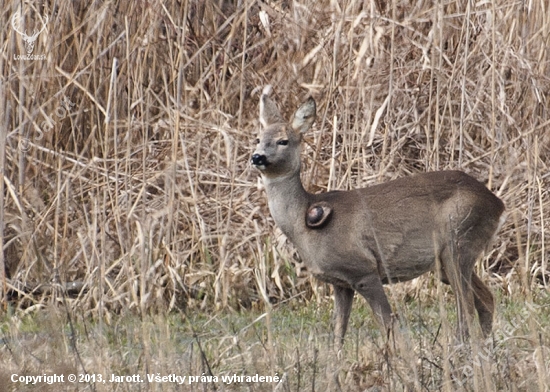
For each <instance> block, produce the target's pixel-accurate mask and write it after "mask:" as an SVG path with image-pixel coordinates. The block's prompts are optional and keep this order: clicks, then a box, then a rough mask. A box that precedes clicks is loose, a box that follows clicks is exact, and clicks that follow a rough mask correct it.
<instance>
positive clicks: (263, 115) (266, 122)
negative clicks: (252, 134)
mask: <svg viewBox="0 0 550 392" xmlns="http://www.w3.org/2000/svg"><path fill="white" fill-rule="evenodd" d="M270 93H271V86H269V85H267V86H265V87H264V90H263V91H262V97H261V98H260V123H261V124H262V127H264V129H265V128H267V127H268V126H270V125H271V124H277V123H284V122H285V121H284V120H283V117H282V116H281V113H280V112H279V109H277V105H275V102H273V101H272V100H271V99H270V98H269V94H270Z"/></svg>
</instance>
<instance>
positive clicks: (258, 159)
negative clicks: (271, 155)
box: [251, 154, 267, 166]
mask: <svg viewBox="0 0 550 392" xmlns="http://www.w3.org/2000/svg"><path fill="white" fill-rule="evenodd" d="M251 161H252V164H253V165H254V166H265V165H267V157H266V156H265V155H260V154H254V155H252V159H251Z"/></svg>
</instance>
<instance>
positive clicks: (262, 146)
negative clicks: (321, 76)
mask: <svg viewBox="0 0 550 392" xmlns="http://www.w3.org/2000/svg"><path fill="white" fill-rule="evenodd" d="M269 90H270V87H269V86H267V87H266V88H264V92H263V93H262V96H261V99H260V123H261V125H262V129H261V131H260V136H259V139H258V140H257V141H258V145H257V147H256V151H255V152H254V154H253V155H252V159H251V161H252V164H253V165H254V166H255V167H256V168H257V169H259V171H260V173H261V176H262V179H263V182H264V185H265V190H266V193H267V199H268V204H269V210H270V212H271V215H272V216H273V219H274V220H275V223H276V224H277V225H278V226H279V228H280V229H281V230H282V231H283V233H284V234H285V235H286V236H287V237H288V239H289V240H290V241H291V242H292V243H293V244H294V246H295V247H296V248H297V250H298V253H299V254H300V257H301V258H302V260H303V261H304V263H305V265H306V266H307V268H308V270H309V271H310V272H311V273H312V274H313V275H314V276H315V277H316V278H318V279H320V280H321V281H324V282H327V283H330V284H332V285H333V286H334V304H335V305H334V318H335V328H334V335H335V338H336V339H338V340H337V341H336V343H337V345H338V346H341V345H342V343H343V339H344V335H345V333H346V329H347V324H348V319H349V316H350V311H351V306H352V301H353V296H354V292H355V291H357V292H358V293H359V294H361V295H362V296H363V297H365V299H366V300H367V302H368V304H369V305H370V307H371V308H372V310H373V312H374V314H375V315H376V317H377V319H378V322H379V323H380V324H381V326H382V327H383V328H385V330H386V332H388V328H389V327H390V325H391V318H392V311H391V307H390V304H389V302H388V299H387V297H386V294H385V293H384V289H383V286H382V285H383V284H386V283H391V282H402V281H407V280H410V279H413V278H416V277H418V276H419V275H421V274H424V273H425V272H428V271H434V270H435V269H436V267H437V266H440V268H439V272H440V277H441V280H442V281H443V282H445V283H446V284H450V285H451V287H452V289H453V292H454V293H455V297H456V301H457V306H458V318H459V324H458V331H459V337H460V338H464V337H467V336H468V327H469V326H470V324H471V320H473V313H474V307H475V309H476V310H477V313H478V316H479V323H480V325H481V331H482V333H483V334H484V335H485V336H487V335H489V334H490V333H491V328H492V322H493V312H494V300H493V295H492V294H491V292H490V291H489V289H488V288H487V286H486V285H485V284H484V283H483V282H482V281H481V279H480V278H479V277H478V276H477V275H476V273H475V272H474V265H475V263H476V259H477V258H478V257H479V256H481V255H482V253H483V252H484V251H485V250H486V248H487V247H488V246H489V245H490V243H491V240H492V238H493V236H494V235H495V234H496V232H497V230H498V228H499V225H500V223H501V219H499V218H500V217H501V215H502V213H503V211H504V204H503V203H502V201H501V200H500V199H499V198H498V197H497V196H495V195H494V194H493V193H492V192H491V191H489V190H488V189H487V188H486V187H485V186H484V185H483V184H482V183H480V182H478V181H477V180H475V179H474V178H472V177H470V176H469V175H467V174H465V173H463V172H460V171H439V172H431V173H424V174H418V175H414V176H411V177H405V178H400V179H397V180H394V181H390V182H387V183H383V184H380V185H375V186H371V187H368V188H363V189H356V190H350V191H332V192H327V193H321V194H311V193H308V192H307V191H306V190H305V189H304V187H303V185H302V182H301V180H300V142H301V139H302V134H303V133H304V132H306V131H307V130H308V129H309V128H310V127H311V125H312V124H313V122H314V120H315V112H316V105H315V101H314V100H313V98H309V99H308V100H307V101H306V102H305V103H304V104H302V106H300V108H298V110H297V111H296V112H295V113H294V116H293V118H292V120H291V122H290V123H287V122H285V121H284V120H283V118H282V116H281V114H280V112H279V110H278V109H277V107H276V105H275V104H274V103H273V101H272V100H271V99H270V98H269V97H268V94H269ZM436 261H439V262H436Z"/></svg>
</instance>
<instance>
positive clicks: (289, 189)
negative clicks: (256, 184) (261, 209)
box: [263, 170, 311, 240]
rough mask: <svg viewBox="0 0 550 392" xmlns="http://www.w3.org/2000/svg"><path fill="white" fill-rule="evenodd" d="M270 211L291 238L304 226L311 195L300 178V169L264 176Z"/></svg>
mask: <svg viewBox="0 0 550 392" xmlns="http://www.w3.org/2000/svg"><path fill="white" fill-rule="evenodd" d="M263 181H264V185H265V189H266V193H267V200H268V203H269V211H270V212H271V216H272V217H273V219H274V220H275V223H276V224H277V226H278V227H279V228H280V229H281V230H282V231H283V233H284V234H285V235H286V236H287V237H288V238H290V239H291V240H292V239H293V238H294V235H295V234H296V233H297V232H298V231H300V228H302V227H303V226H304V221H305V214H306V210H307V206H308V204H309V199H310V197H311V195H310V194H309V193H308V192H306V190H305V189H304V186H303V185H302V181H301V179H300V170H298V171H296V172H294V173H291V174H289V175H286V176H277V177H267V176H264V177H263Z"/></svg>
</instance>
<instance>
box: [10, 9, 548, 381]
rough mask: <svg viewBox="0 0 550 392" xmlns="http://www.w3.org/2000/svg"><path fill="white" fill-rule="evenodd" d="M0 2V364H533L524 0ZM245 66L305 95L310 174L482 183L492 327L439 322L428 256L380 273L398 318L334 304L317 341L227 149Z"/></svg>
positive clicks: (535, 338)
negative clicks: (487, 199) (484, 336)
mask: <svg viewBox="0 0 550 392" xmlns="http://www.w3.org/2000/svg"><path fill="white" fill-rule="evenodd" d="M14 16H15V17H16V18H15V19H14ZM45 16H48V18H47V21H46V17H45ZM0 20H1V25H2V26H4V28H2V29H0V43H1V47H2V50H1V51H0V75H1V79H0V97H1V98H2V99H0V130H1V132H0V166H1V169H2V173H3V181H0V234H1V237H0V242H1V243H2V247H3V250H4V252H0V282H1V290H0V302H1V305H2V308H1V311H2V326H1V328H2V331H3V332H4V334H5V336H4V337H3V339H4V341H3V344H2V346H0V357H1V359H0V360H1V361H3V362H2V366H5V369H8V370H4V368H1V369H0V371H2V372H3V373H2V377H3V379H2V380H1V381H2V382H0V388H6V385H7V386H8V388H11V387H12V386H13V385H11V384H10V383H9V382H8V383H6V382H3V381H5V379H6V376H7V375H9V374H8V373H9V372H12V371H16V372H18V373H21V374H29V375H39V374H41V373H42V372H50V371H58V372H67V371H73V370H74V371H75V372H76V371H78V372H82V371H83V369H86V370H88V371H91V370H93V371H97V372H107V370H108V369H115V370H116V371H119V370H120V372H121V374H129V373H131V372H140V373H141V372H146V371H151V372H161V373H162V374H165V373H169V372H175V373H178V372H180V371H181V372H184V373H185V374H188V375H200V374H202V373H203V372H206V373H208V370H206V369H207V368H208V367H207V363H208V364H209V365H210V366H211V369H212V374H214V375H222V374H230V373H232V372H233V373H237V374H244V373H246V374H248V373H250V372H258V373H259V372H260V371H261V372H262V373H263V374H265V375H269V374H273V373H274V372H278V374H279V375H282V374H286V375H287V376H286V377H288V381H287V384H285V383H283V384H282V386H281V389H280V390H292V391H294V390H313V389H315V390H323V389H324V388H325V385H326V383H327V382H328V380H329V379H330V377H328V376H327V368H328V369H332V370H334V371H336V370H337V368H340V379H341V383H342V385H343V386H345V388H346V389H349V390H365V389H368V388H370V387H371V386H372V387H378V388H380V389H379V390H384V389H386V390H444V391H452V390H456V389H461V388H462V389H465V390H480V389H485V390H487V391H490V390H511V391H515V390H536V391H544V390H548V389H549V388H550V382H549V380H548V373H549V358H550V354H549V353H548V349H549V347H550V334H549V333H548V314H547V310H546V308H545V307H547V306H548V297H547V294H546V293H547V292H548V288H549V280H550V273H549V268H548V259H549V257H550V254H549V251H548V250H549V249H550V243H549V241H548V234H547V231H548V230H547V229H548V224H549V223H548V222H549V221H550V213H549V211H550V192H549V191H548V190H549V189H550V186H549V182H550V175H549V173H550V133H549V132H548V127H549V125H550V114H549V110H548V108H549V105H550V104H549V101H548V99H549V98H548V97H549V95H550V61H549V60H550V52H549V50H548V48H549V45H548V42H549V37H550V27H549V26H550V11H549V9H548V5H547V4H546V2H545V1H544V0H533V1H529V2H522V1H513V0H494V1H492V2H489V1H487V2H484V1H479V2H471V1H467V0H450V1H447V2H427V1H417V2H410V1H406V0H393V1H391V2H389V1H383V0H378V1H355V0H349V1H329V0H323V1H313V0H295V1H292V2H289V1H285V0H280V1H266V2H257V1H252V0H243V1H237V0H234V1H232V0H216V1H214V0H208V1H201V0H188V1H183V2H178V1H166V2H160V1H157V0H153V1H147V2H146V1H140V2H111V1H105V2H84V1H72V2H52V1H48V0H46V1H43V2H40V3H36V4H35V3H27V2H20V1H6V2H4V3H2V6H1V7H0ZM44 24H45V26H46V27H47V28H46V29H45V30H43V31H41V30H42V27H43V26H44ZM34 31H36V32H37V33H38V32H39V33H38V34H37V35H36V37H35V38H36V40H35V41H34V47H33V48H32V53H31V54H32V56H33V57H31V58H28V59H24V57H25V55H26V54H27V53H28V52H29V51H30V47H29V42H27V43H25V41H24V39H23V38H24V34H27V35H29V36H31V35H32V34H33V32H34ZM265 84H271V85H273V86H274V93H275V96H274V98H275V100H276V101H277V102H278V103H279V104H280V106H281V109H282V111H283V112H284V113H287V114H288V113H291V112H292V111H293V110H294V109H295V108H296V107H297V105H298V104H299V103H300V102H302V101H303V100H304V99H305V98H306V97H307V96H309V95H312V96H314V97H315V99H316V101H317V103H318V113H319V115H318V119H317V121H316V124H314V127H313V129H312V131H311V132H310V133H309V135H308V136H307V138H306V141H305V145H304V151H303V158H304V160H303V169H304V170H303V181H304V183H305V185H306V188H308V190H310V191H312V192H319V191H326V190H328V189H352V188H356V187H361V186H368V185H371V184H374V183H377V182H381V181H386V180H390V179H393V178H397V177H400V176H405V175H409V174H411V173H416V172H424V171H430V170H441V169H460V170H463V171H466V172H468V173H470V174H472V175H474V176H475V177H476V178H478V179H479V180H481V181H484V182H485V183H486V184H487V186H488V187H489V188H490V189H491V190H493V191H494V192H495V193H496V194H497V195H498V196H499V197H501V198H502V200H503V201H504V203H505V205H506V208H507V216H508V218H507V220H506V222H505V224H504V226H503V227H502V229H501V231H500V232H499V234H498V238H497V241H496V243H495V246H494V248H493V249H492V250H491V251H490V252H489V253H488V254H487V256H486V257H485V258H484V260H483V261H482V262H480V263H479V266H478V271H477V272H478V273H479V274H480V276H482V278H483V280H484V281H487V282H488V283H489V284H490V286H491V288H492V289H493V290H494V291H495V292H496V293H497V294H498V297H499V301H498V303H499V305H498V306H499V311H498V314H497V317H496V322H495V330H494V336H495V337H494V339H493V342H492V343H483V344H481V343H480V344H474V345H473V347H472V349H471V350H468V349H466V348H461V347H458V346H456V344H454V340H453V339H454V326H455V324H456V323H455V320H454V310H453V309H454V308H453V301H452V299H451V297H452V296H451V295H450V294H449V292H448V291H446V290H447V289H446V288H441V287H439V285H437V284H436V283H435V282H434V280H433V278H431V277H425V278H422V279H419V280H416V281H414V282H411V283H408V284H403V285H396V286H394V287H392V288H390V289H388V290H389V291H388V293H389V297H390V301H391V302H392V305H393V307H394V309H395V310H396V311H397V313H399V314H400V315H401V322H402V323H404V327H403V335H404V336H397V337H396V338H395V342H392V343H390V344H389V345H386V344H385V343H384V341H383V340H381V338H380V337H379V336H378V335H377V332H376V331H377V329H375V328H373V326H372V324H371V321H370V320H371V318H370V312H369V311H367V310H365V309H363V308H362V307H360V306H356V307H357V309H355V311H354V313H353V327H352V330H351V331H350V336H349V339H348V342H347V346H346V350H345V352H344V354H343V356H342V358H337V357H336V356H335V354H334V353H333V352H332V351H331V350H330V347H329V348H327V346H330V344H329V343H328V342H329V341H330V339H329V337H330V328H329V323H328V320H329V305H328V304H329V303H330V301H329V298H330V294H331V293H330V289H329V288H328V287H327V286H324V285H320V284H318V283H316V282H315V281H313V280H312V279H311V278H309V277H308V275H307V273H306V271H304V266H303V264H302V263H301V261H300V260H299V257H298V256H297V255H296V254H295V252H294V249H293V247H292V246H291V245H290V244H288V242H287V241H286V240H285V238H284V236H282V235H281V234H280V232H279V231H278V229H276V228H275V227H274V225H273V222H272V220H271V218H270V217H269V212H268V209H267V206H266V200H265V194H264V192H263V190H262V189H261V187H260V186H259V183H258V173H257V172H256V171H254V170H253V169H252V168H251V167H250V164H249V158H250V154H251V152H252V151H253V149H254V140H255V138H256V134H257V132H256V131H257V127H258V126H259V122H258V119H257V117H258V98H259V93H260V91H261V88H262V86H263V85H265ZM439 298H441V299H442V304H440V303H439V301H438V299H439ZM359 302H360V303H362V302H361V301H359ZM315 304H320V305H319V308H317V306H316V305H315ZM264 313H267V314H268V315H269V317H268V316H267V315H266V316H265V317H264V318H262V319H261V320H260V321H257V322H254V320H255V319H256V318H257V317H260V316H261V315H262V314H264ZM197 314H198V315H200V316H194V315H197ZM174 315H177V316H174ZM207 315H210V316H207ZM69 317H70V319H71V320H72V322H73V327H72V328H73V329H74V332H73V331H71V326H70V324H68V318H69ZM317 319H319V320H320V321H319V322H317V321H316V320H317ZM248 325H250V327H249V328H244V329H243V327H245V326H248ZM440 325H441V328H440ZM510 325H512V326H518V328H515V327H511V328H510V327H509V326H510ZM191 326H193V327H194V328H195V331H196V337H194V336H193V333H192V330H191ZM371 327H372V328H371ZM507 331H508V332H507ZM510 331H511V332H510ZM73 333H74V338H75V339H76V340H71V339H72V338H71V337H72V336H73ZM134 336H138V338H134ZM199 342H200V344H201V347H203V349H202V350H203V351H204V355H205V357H204V358H205V359H201V358H202V357H201V355H202V354H201V350H200V349H199ZM487 344H488V345H487ZM476 350H477V351H476ZM487 350H488V351H487ZM266 353H271V354H270V355H272V359H271V360H270V359H269V358H271V357H270V355H266ZM489 354H490V355H489ZM485 358H488V359H485ZM468 366H469V367H468ZM161 368H162V369H161ZM56 369H59V370H56ZM182 369H183V370H182ZM6 372H7V373H6ZM8 378H9V377H8ZM285 382H286V381H285ZM314 382H315V386H313V383H314ZM287 385H288V386H287ZM17 387H18V388H19V387H20V385H17ZM111 387H113V386H111ZM209 387H211V386H204V385H201V384H197V385H190V386H185V387H182V389H181V390H186V389H185V388H189V389H191V390H204V388H209ZM264 387H265V388H267V389H270V388H272V385H269V386H267V385H264V386H259V385H256V384H250V385H248V386H240V388H242V389H244V390H247V388H248V389H249V390H256V389H257V390H263V389H261V388H264ZM52 388H53V387H52ZM81 388H82V389H84V388H92V385H88V384H86V385H78V386H76V387H74V389H81ZM96 388H97V389H100V388H106V387H104V386H103V385H102V384H97V385H96ZM116 388H119V389H121V390H126V389H129V388H130V387H129V386H128V384H124V383H123V384H120V385H117V386H116ZM147 388H157V389H159V390H165V389H169V388H173V389H176V387H175V386H174V385H171V384H158V385H157V384H154V385H153V384H152V385H150V386H143V389H147ZM193 388H194V389H193ZM217 388H218V390H223V389H222V388H225V389H227V390H231V388H234V386H233V387H230V386H223V385H221V384H220V385H218V386H217ZM235 388H236V387H235ZM254 388H256V389H254ZM37 389H38V387H37ZM372 390H375V389H372Z"/></svg>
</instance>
